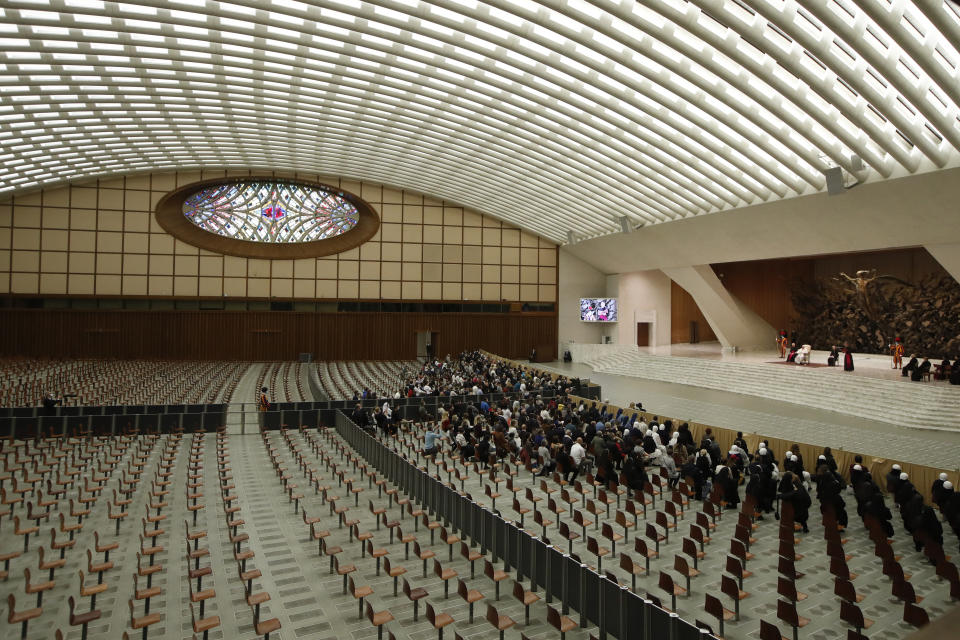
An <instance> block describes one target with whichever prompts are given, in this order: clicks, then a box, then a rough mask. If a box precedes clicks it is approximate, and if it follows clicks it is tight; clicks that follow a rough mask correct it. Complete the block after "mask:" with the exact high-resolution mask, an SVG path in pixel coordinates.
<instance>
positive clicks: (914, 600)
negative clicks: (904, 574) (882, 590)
mask: <svg viewBox="0 0 960 640" xmlns="http://www.w3.org/2000/svg"><path fill="white" fill-rule="evenodd" d="M892 593H893V597H894V598H896V599H897V600H900V601H902V602H909V603H911V604H920V602H921V601H922V600H923V598H922V597H920V596H918V595H917V593H916V591H914V590H913V585H912V584H911V583H909V582H907V581H906V580H894V582H893V591H892Z"/></svg>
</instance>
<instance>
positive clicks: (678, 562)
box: [673, 556, 690, 575]
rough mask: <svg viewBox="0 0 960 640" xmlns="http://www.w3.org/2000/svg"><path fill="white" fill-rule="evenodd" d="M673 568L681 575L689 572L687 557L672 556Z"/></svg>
mask: <svg viewBox="0 0 960 640" xmlns="http://www.w3.org/2000/svg"><path fill="white" fill-rule="evenodd" d="M673 570H674V571H677V572H678V573H682V574H683V575H687V574H689V573H690V565H688V564H687V559H686V558H684V557H683V556H674V557H673Z"/></svg>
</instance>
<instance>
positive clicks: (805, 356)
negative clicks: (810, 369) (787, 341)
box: [795, 344, 813, 364]
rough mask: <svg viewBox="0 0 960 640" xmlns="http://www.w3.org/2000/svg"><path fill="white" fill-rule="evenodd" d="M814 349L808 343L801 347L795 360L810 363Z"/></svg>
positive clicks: (799, 362)
mask: <svg viewBox="0 0 960 640" xmlns="http://www.w3.org/2000/svg"><path fill="white" fill-rule="evenodd" d="M811 351H813V347H811V346H810V345H808V344H805V345H803V346H802V347H800V351H798V352H797V357H796V360H795V362H796V363H797V364H810V352H811Z"/></svg>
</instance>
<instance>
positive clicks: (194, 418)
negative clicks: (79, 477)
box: [0, 404, 227, 438]
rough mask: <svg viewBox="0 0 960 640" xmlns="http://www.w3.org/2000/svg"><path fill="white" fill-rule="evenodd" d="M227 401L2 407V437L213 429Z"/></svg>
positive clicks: (222, 417) (224, 411) (220, 419)
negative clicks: (218, 402)
mask: <svg viewBox="0 0 960 640" xmlns="http://www.w3.org/2000/svg"><path fill="white" fill-rule="evenodd" d="M226 410H227V405H225V404H170V405H166V404H153V405H142V404H141V405H105V406H83V407H53V408H51V409H47V408H44V407H13V408H9V407H2V408H0V436H7V435H10V434H13V435H14V436H15V437H17V438H34V437H37V436H40V435H43V436H47V435H66V434H72V433H77V432H81V433H87V432H89V433H93V434H96V435H114V434H119V433H123V432H124V431H127V430H131V429H133V430H140V431H156V432H171V431H176V430H180V429H184V430H187V431H194V430H196V429H203V430H205V431H213V430H215V429H216V428H217V427H219V426H221V425H223V424H224V416H225V415H226Z"/></svg>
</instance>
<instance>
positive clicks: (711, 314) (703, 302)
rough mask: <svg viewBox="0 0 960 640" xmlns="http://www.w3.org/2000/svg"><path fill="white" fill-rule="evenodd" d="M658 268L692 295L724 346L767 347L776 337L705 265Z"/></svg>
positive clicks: (764, 322) (727, 347)
mask: <svg viewBox="0 0 960 640" xmlns="http://www.w3.org/2000/svg"><path fill="white" fill-rule="evenodd" d="M662 271H663V272H664V273H665V274H666V275H667V276H668V277H669V278H670V279H671V280H673V281H674V282H676V283H677V284H678V285H680V286H681V287H683V288H684V289H685V290H686V291H687V293H689V294H690V295H691V296H693V299H694V300H695V301H696V303H697V306H699V307H700V311H702V312H703V316H704V317H705V318H706V319H707V322H708V323H710V327H711V328H712V329H713V331H714V333H716V334H717V338H719V339H720V344H721V345H722V346H723V348H724V349H738V350H750V349H769V348H770V347H771V345H772V344H773V339H774V337H775V336H776V330H775V329H774V328H773V327H772V326H770V324H769V323H768V322H767V321H766V320H764V319H763V318H761V317H760V316H758V315H757V314H756V313H754V312H753V311H751V310H750V309H749V308H748V307H747V306H746V305H745V304H743V303H742V302H741V301H740V300H738V299H736V298H734V297H733V296H732V295H731V294H730V292H729V291H727V289H726V288H725V287H724V286H723V283H722V282H720V278H718V277H717V274H715V273H714V272H713V269H711V268H710V265H708V264H702V265H696V266H693V267H673V268H669V269H662Z"/></svg>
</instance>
